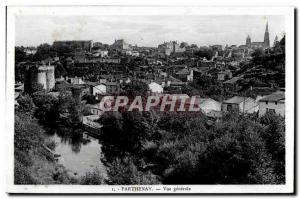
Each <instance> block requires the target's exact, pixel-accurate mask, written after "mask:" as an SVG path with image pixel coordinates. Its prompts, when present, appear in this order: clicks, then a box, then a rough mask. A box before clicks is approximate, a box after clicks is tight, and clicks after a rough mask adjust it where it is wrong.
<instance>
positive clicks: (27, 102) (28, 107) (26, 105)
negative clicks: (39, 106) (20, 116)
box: [17, 94, 35, 115]
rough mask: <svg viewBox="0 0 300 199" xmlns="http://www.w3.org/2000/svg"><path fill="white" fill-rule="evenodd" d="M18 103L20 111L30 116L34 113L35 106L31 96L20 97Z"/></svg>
mask: <svg viewBox="0 0 300 199" xmlns="http://www.w3.org/2000/svg"><path fill="white" fill-rule="evenodd" d="M17 102H18V104H19V106H18V111H20V112H23V113H29V114H30V115H31V114H32V113H33V112H34V108H35V105H34V103H33V101H32V98H31V97H30V95H27V94H26V95H24V96H20V97H19V99H18V100H17Z"/></svg>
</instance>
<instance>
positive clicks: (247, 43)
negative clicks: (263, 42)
mask: <svg viewBox="0 0 300 199" xmlns="http://www.w3.org/2000/svg"><path fill="white" fill-rule="evenodd" d="M246 46H247V47H248V48H251V38H250V36H249V35H248V36H247V39H246Z"/></svg>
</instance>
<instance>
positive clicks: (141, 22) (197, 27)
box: [15, 15, 285, 47]
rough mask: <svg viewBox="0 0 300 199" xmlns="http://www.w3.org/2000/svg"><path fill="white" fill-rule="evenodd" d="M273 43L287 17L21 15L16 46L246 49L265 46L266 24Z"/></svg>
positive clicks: (281, 34) (17, 26)
mask: <svg viewBox="0 0 300 199" xmlns="http://www.w3.org/2000/svg"><path fill="white" fill-rule="evenodd" d="M267 22H268V24H269V33H270V43H271V44H273V41H274V38H275V36H276V35H277V36H278V37H279V38H282V36H283V35H284V30H285V28H284V27H285V24H284V23H285V20H284V16H280V15H272V16H257V15H252V16H251V15H218V16H216V15H211V16H203V15H174V16H167V15H165V16H163V15H161V16H157V15H156V16H146V15H136V16H132V15H131V16H120V15H119V16H117V15H114V16H104V15H103V16H99V15H98V16H57V15H56V16H46V15H43V16H24V15H23V16H16V23H15V26H16V29H15V30H16V33H15V36H16V45H17V46H21V45H22V46H38V45H39V44H42V43H49V44H52V43H53V41H55V40H93V41H94V42H101V43H106V44H112V43H113V42H114V40H115V39H125V41H126V42H127V43H130V44H132V45H135V44H137V45H138V46H149V47H156V46H157V45H158V44H161V43H163V42H164V41H171V40H172V41H173V40H175V41H178V42H179V43H180V42H188V43H189V44H197V45H198V46H204V45H214V44H221V45H226V44H228V45H242V44H245V41H246V37H247V35H248V34H249V35H250V37H251V40H252V41H263V38H264V31H265V26H266V23H267Z"/></svg>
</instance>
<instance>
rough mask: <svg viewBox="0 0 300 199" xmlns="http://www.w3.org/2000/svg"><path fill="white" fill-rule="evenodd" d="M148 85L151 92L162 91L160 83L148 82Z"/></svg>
mask: <svg viewBox="0 0 300 199" xmlns="http://www.w3.org/2000/svg"><path fill="white" fill-rule="evenodd" d="M148 87H149V89H150V91H151V92H152V93H163V92H164V88H163V87H162V85H160V84H158V83H156V82H151V83H149V84H148Z"/></svg>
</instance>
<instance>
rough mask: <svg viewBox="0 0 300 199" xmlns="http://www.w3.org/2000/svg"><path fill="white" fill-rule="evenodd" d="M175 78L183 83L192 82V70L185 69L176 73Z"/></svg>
mask: <svg viewBox="0 0 300 199" xmlns="http://www.w3.org/2000/svg"><path fill="white" fill-rule="evenodd" d="M176 76H177V77H178V79H180V80H181V81H183V82H187V81H193V70H189V69H187V68H184V69H181V70H180V71H178V72H177V73H176Z"/></svg>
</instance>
